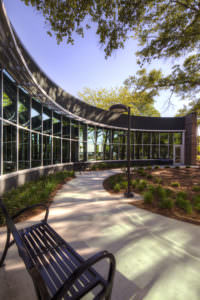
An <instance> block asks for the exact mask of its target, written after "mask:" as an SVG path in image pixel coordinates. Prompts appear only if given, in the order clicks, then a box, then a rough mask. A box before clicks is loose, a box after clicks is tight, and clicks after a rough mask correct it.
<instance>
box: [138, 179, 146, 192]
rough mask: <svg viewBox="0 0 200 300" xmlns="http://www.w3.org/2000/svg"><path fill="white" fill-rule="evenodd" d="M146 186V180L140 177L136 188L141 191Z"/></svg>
mask: <svg viewBox="0 0 200 300" xmlns="http://www.w3.org/2000/svg"><path fill="white" fill-rule="evenodd" d="M146 187H147V182H146V180H144V179H141V180H140V181H139V183H138V184H137V186H136V188H137V189H138V190H139V191H140V192H143V191H144V190H145V188H146Z"/></svg>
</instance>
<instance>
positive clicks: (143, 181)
mask: <svg viewBox="0 0 200 300" xmlns="http://www.w3.org/2000/svg"><path fill="white" fill-rule="evenodd" d="M139 183H140V184H142V185H143V186H144V187H145V188H146V187H147V182H146V180H144V179H140V181H139Z"/></svg>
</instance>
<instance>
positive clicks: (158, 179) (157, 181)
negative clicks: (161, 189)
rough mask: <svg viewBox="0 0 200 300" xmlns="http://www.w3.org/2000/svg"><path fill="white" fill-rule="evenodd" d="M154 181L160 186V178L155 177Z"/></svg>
mask: <svg viewBox="0 0 200 300" xmlns="http://www.w3.org/2000/svg"><path fill="white" fill-rule="evenodd" d="M154 181H155V183H158V184H161V183H162V182H163V181H162V178H160V177H155V178H154Z"/></svg>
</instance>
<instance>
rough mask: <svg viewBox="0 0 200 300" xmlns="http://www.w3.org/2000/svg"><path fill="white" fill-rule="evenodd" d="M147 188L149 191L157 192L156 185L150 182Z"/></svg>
mask: <svg viewBox="0 0 200 300" xmlns="http://www.w3.org/2000/svg"><path fill="white" fill-rule="evenodd" d="M147 189H148V191H149V192H152V193H153V194H154V193H155V187H154V186H153V185H152V184H148V186H147Z"/></svg>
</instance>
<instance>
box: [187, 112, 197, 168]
mask: <svg viewBox="0 0 200 300" xmlns="http://www.w3.org/2000/svg"><path fill="white" fill-rule="evenodd" d="M185 130H186V131H185V164H186V165H195V164H196V155H197V115H196V113H195V112H193V113H191V114H189V115H187V116H185Z"/></svg>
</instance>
